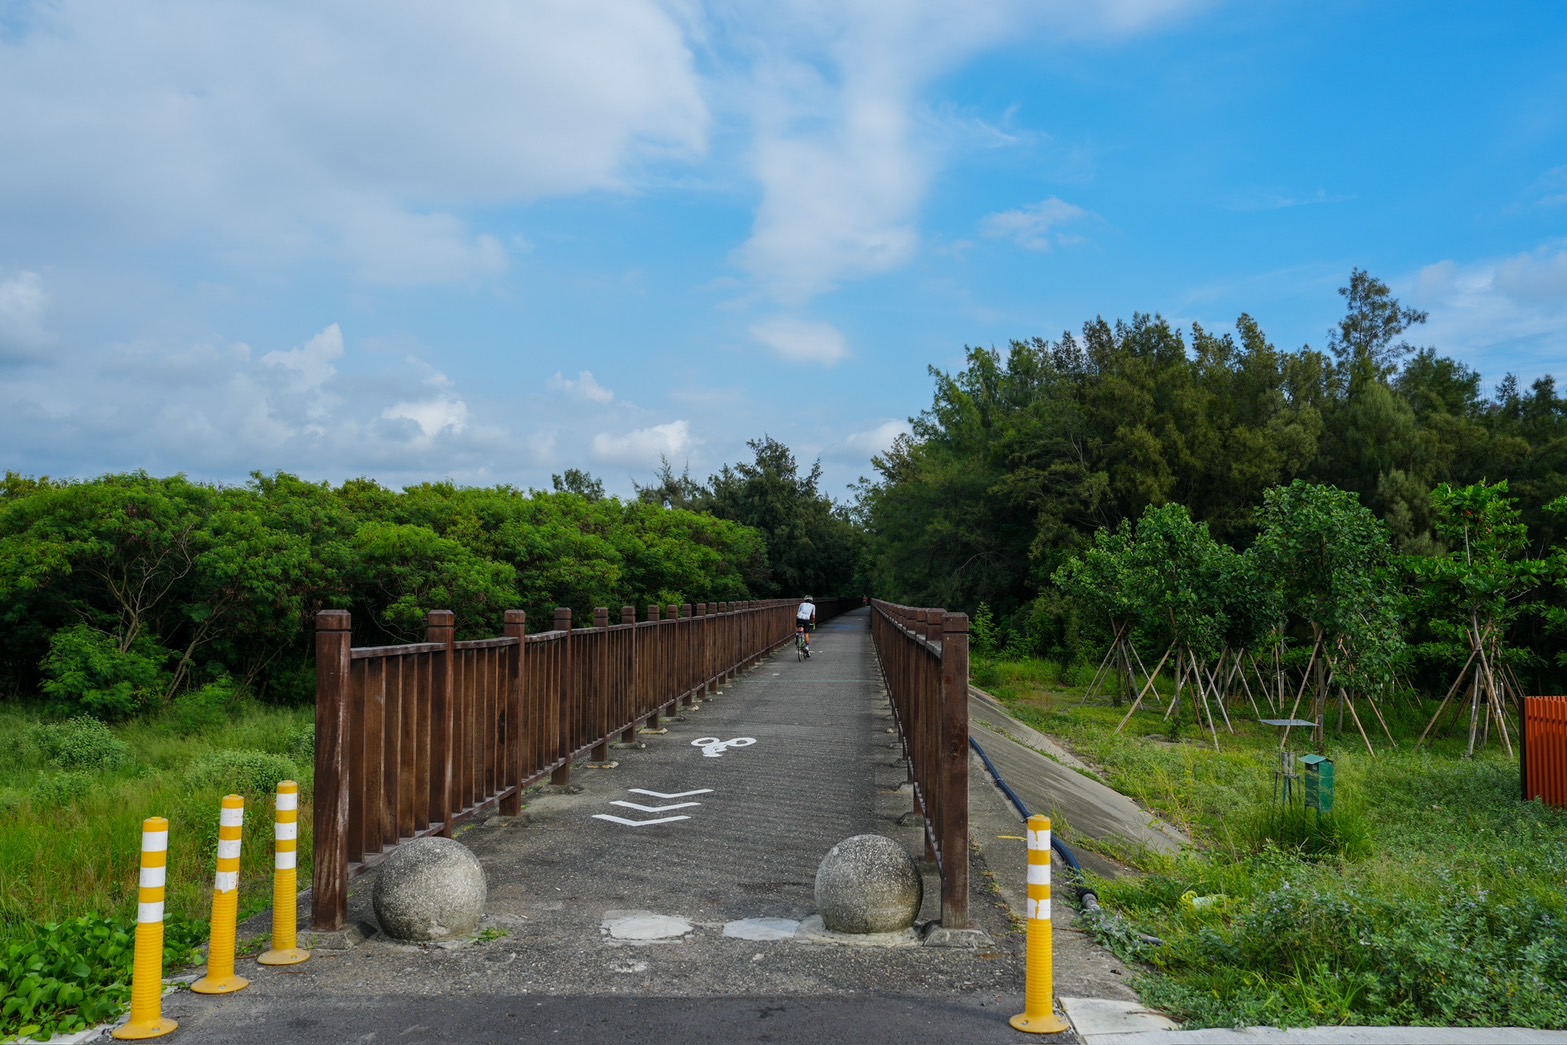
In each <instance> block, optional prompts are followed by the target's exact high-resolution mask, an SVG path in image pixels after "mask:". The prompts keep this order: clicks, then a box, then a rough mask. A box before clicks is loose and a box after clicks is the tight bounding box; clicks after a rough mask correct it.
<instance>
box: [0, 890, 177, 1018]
mask: <svg viewBox="0 0 1567 1045" xmlns="http://www.w3.org/2000/svg"><path fill="white" fill-rule="evenodd" d="M206 932H207V927H206V924H205V923H204V922H199V921H191V920H188V919H182V918H166V919H165V920H164V923H163V963H164V967H165V968H169V967H175V968H177V967H179V966H182V965H188V964H190V963H191V962H192V961H194V960H195V959H196V957H197V954H198V952H199V949H200V947H201V944H202V942H203V940H204V938H205V936H206ZM135 934H136V924H135V922H134V921H132V920H131V919H113V918H99V917H96V916H85V917H81V918H72V919H70V920H69V921H65V922H60V923H57V924H51V925H37V924H27V925H24V926H22V927H21V928H20V930H18V931H15V932H13V933H12V935H11V936H10V937H9V938H8V939H6V940H4V941H3V942H0V1039H3V1040H6V1041H10V1040H12V1039H13V1038H28V1037H31V1038H38V1039H48V1038H52V1037H54V1036H56V1035H65V1034H72V1033H76V1032H78V1031H82V1030H85V1029H87V1028H88V1027H89V1026H91V1025H93V1024H95V1023H105V1022H108V1021H109V1020H112V1019H114V1018H115V1017H116V1016H118V1015H119V1014H120V1012H121V1011H123V1010H124V1009H125V1007H126V1005H127V1004H128V1003H129V1001H130V997H131V987H130V984H131V971H132V966H133V963H134V959H135V953H136V936H135Z"/></svg>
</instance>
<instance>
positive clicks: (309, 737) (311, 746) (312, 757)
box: [286, 722, 316, 768]
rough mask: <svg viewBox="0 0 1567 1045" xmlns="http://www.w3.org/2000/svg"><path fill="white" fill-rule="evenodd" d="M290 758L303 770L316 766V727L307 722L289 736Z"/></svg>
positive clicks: (288, 750)
mask: <svg viewBox="0 0 1567 1045" xmlns="http://www.w3.org/2000/svg"><path fill="white" fill-rule="evenodd" d="M286 750H287V752H288V757H289V758H291V759H293V760H294V761H295V762H297V763H299V765H300V766H301V767H303V768H311V767H313V766H314V765H315V764H316V726H315V723H314V722H307V723H305V724H304V725H302V726H300V727H299V728H297V729H295V730H293V731H292V732H290V733H289V735H288V747H287V749H286Z"/></svg>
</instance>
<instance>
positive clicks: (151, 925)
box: [110, 816, 179, 1040]
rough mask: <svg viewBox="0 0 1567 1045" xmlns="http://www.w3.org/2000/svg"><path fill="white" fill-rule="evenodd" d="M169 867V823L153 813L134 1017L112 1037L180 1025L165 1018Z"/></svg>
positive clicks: (149, 1034) (145, 834)
mask: <svg viewBox="0 0 1567 1045" xmlns="http://www.w3.org/2000/svg"><path fill="white" fill-rule="evenodd" d="M168 867H169V822H168V821H167V820H166V819H164V818H163V817H161V816H150V817H148V818H147V819H146V820H143V821H142V825H141V883H140V889H139V890H138V894H137V897H136V899H137V904H136V958H135V965H134V966H133V972H132V974H131V1018H130V1019H129V1020H128V1021H126V1022H125V1024H124V1025H122V1026H119V1027H116V1028H114V1030H113V1031H111V1032H110V1033H111V1036H113V1037H115V1038H119V1039H121V1040H125V1039H136V1038H158V1037H162V1036H163V1035H165V1034H167V1033H169V1032H170V1031H172V1030H173V1029H174V1028H175V1027H178V1026H179V1024H178V1023H176V1022H175V1021H174V1020H167V1019H164V1018H163V895H164V892H163V890H164V883H165V881H166V879H167V872H168Z"/></svg>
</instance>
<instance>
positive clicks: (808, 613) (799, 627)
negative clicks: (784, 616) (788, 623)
mask: <svg viewBox="0 0 1567 1045" xmlns="http://www.w3.org/2000/svg"><path fill="white" fill-rule="evenodd" d="M815 627H816V603H814V602H812V601H811V597H810V596H809V595H807V596H806V597H805V601H804V602H802V603H800V608H799V609H797V610H795V611H794V630H795V633H796V634H802V633H803V634H804V635H805V655H806V656H807V657H809V656H810V655H811V629H813V628H815Z"/></svg>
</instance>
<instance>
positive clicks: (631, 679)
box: [619, 606, 642, 744]
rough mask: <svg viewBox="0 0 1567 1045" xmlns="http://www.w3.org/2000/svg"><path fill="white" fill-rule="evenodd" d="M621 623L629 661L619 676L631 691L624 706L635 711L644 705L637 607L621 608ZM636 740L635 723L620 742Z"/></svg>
mask: <svg viewBox="0 0 1567 1045" xmlns="http://www.w3.org/2000/svg"><path fill="white" fill-rule="evenodd" d="M620 623H621V624H622V625H623V626H625V627H626V628H627V629H628V630H627V631H626V656H627V658H628V659H627V663H626V664H625V666H624V667H622V668H621V670H620V674H619V678H620V681H621V684H622V685H623V686H625V687H627V689H628V691H629V692H627V693H626V694H625V695H624V704H623V706H624V707H626V708H630V709H635V708H637V707H640V706H641V705H642V676H641V675H640V674H639V671H640V669H641V667H642V664H641V661H642V650H641V646H642V641H641V640H642V634H641V630H640V629H639V628H637V626H636V625H637V608H636V607H635V606H622V607H620ZM636 739H637V724H636V722H634V721H633V722H631V723H630V724H629V725H627V726H626V728H625V729H623V730H621V731H620V742H621V743H622V744H632V743H635V742H636Z"/></svg>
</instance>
